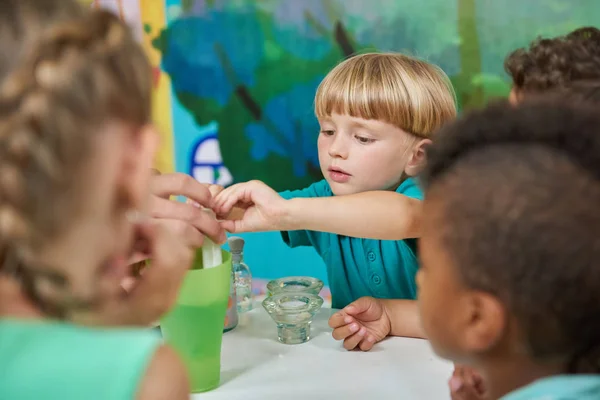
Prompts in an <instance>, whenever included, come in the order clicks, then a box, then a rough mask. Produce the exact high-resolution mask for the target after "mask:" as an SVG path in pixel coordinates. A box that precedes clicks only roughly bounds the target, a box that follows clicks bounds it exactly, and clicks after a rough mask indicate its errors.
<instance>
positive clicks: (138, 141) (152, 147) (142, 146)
mask: <svg viewBox="0 0 600 400" xmlns="http://www.w3.org/2000/svg"><path fill="white" fill-rule="evenodd" d="M158 142H159V137H158V134H157V132H156V129H155V128H154V127H153V126H152V125H146V126H144V127H142V128H140V129H139V130H138V131H137V132H134V133H133V134H131V135H127V136H126V139H125V140H124V142H123V145H124V147H125V151H124V152H123V160H122V168H121V179H120V186H121V187H120V189H121V193H123V197H125V198H126V199H127V203H128V204H126V208H128V209H136V210H143V209H145V207H146V203H147V200H148V197H149V185H150V178H151V176H152V175H153V169H152V168H153V166H154V157H155V155H156V150H157V148H158Z"/></svg>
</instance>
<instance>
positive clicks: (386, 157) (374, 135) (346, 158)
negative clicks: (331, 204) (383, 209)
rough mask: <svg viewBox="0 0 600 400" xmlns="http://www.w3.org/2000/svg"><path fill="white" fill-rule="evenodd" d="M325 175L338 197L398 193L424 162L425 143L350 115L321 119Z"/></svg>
mask: <svg viewBox="0 0 600 400" xmlns="http://www.w3.org/2000/svg"><path fill="white" fill-rule="evenodd" d="M319 124H320V126H321V132H320V134H319V140H318V149H319V163H320V165H321V172H323V175H324V176H325V179H326V180H327V182H328V183H329V185H330V186H331V190H332V191H333V193H334V194H335V195H345V194H352V193H359V192H365V191H369V190H395V189H396V188H397V187H398V186H399V184H400V183H401V179H402V175H403V172H405V171H406V172H407V173H408V174H409V175H414V172H415V171H416V170H417V168H418V167H419V166H420V165H419V164H420V163H422V162H424V159H425V156H424V145H422V143H423V142H429V141H428V140H419V139H418V138H416V137H414V136H412V135H410V134H408V133H406V132H404V131H402V130H401V129H399V128H397V127H395V126H394V125H391V124H388V123H385V122H381V121H376V120H366V119H362V118H356V117H351V116H349V115H340V114H332V115H331V116H330V117H327V118H322V119H319Z"/></svg>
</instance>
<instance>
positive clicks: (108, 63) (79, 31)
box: [0, 11, 151, 316]
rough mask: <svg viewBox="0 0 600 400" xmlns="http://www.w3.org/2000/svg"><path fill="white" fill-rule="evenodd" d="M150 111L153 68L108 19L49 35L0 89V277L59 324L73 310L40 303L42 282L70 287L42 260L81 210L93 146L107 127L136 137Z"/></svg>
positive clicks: (100, 15)
mask: <svg viewBox="0 0 600 400" xmlns="http://www.w3.org/2000/svg"><path fill="white" fill-rule="evenodd" d="M150 110H151V70H150V65H149V63H148V60H147V58H146V56H145V54H144V52H143V50H142V49H141V47H140V46H139V45H138V44H137V43H136V42H135V39H134V38H133V36H132V34H131V33H130V32H129V30H128V28H127V27H126V26H125V25H124V24H123V23H122V22H121V21H120V20H119V19H118V18H117V17H116V16H114V15H112V14H110V13H108V12H106V11H93V12H90V13H88V14H86V15H85V16H82V17H80V18H78V19H76V20H73V21H70V22H64V23H61V24H58V25H56V26H55V27H53V28H52V29H51V30H50V31H49V32H48V33H47V34H46V35H45V37H43V38H41V39H40V40H39V41H38V42H37V43H36V44H35V45H34V46H33V49H32V51H31V52H30V53H29V54H28V56H27V57H25V59H24V60H23V62H22V63H21V64H20V65H17V66H16V67H15V70H14V71H13V73H12V74H10V75H9V76H8V78H7V79H6V80H5V81H4V82H3V85H2V87H1V89H0V262H1V264H0V273H7V274H13V275H16V276H18V277H19V279H20V281H21V282H22V284H23V287H24V289H25V290H26V292H27V294H28V295H29V297H31V299H32V300H34V301H35V302H36V303H37V305H38V306H39V307H40V308H42V310H44V311H45V312H47V313H49V314H51V315H54V316H62V315H64V314H65V312H66V311H65V310H66V309H67V308H69V307H73V306H74V304H75V303H77V300H75V299H72V300H73V301H71V303H70V304H52V302H51V301H48V299H44V298H42V297H43V296H42V295H41V294H40V291H39V290H38V289H39V286H40V284H48V283H50V284H52V285H54V286H55V287H58V288H59V289H60V290H64V291H68V286H69V279H68V277H66V276H61V275H59V274H57V273H56V272H53V271H52V269H50V268H48V267H47V266H42V265H41V263H40V260H37V259H36V252H37V251H38V250H39V249H40V248H41V246H42V245H43V243H44V241H45V239H46V238H52V237H56V236H58V235H60V234H62V233H63V232H64V231H66V230H67V229H68V228H69V222H70V221H71V220H72V219H73V217H74V216H75V215H76V214H77V212H78V210H79V207H80V206H81V205H78V202H77V200H78V199H79V198H80V196H78V194H79V193H82V192H83V191H84V190H85V188H84V186H85V185H83V183H84V181H85V177H83V176H81V175H82V174H81V173H79V172H80V171H81V170H83V169H84V168H83V167H84V166H85V162H86V160H88V159H89V158H90V154H91V153H92V152H93V150H94V149H93V140H92V139H95V138H96V136H97V135H98V134H99V133H101V132H102V129H101V128H102V127H103V126H104V125H105V124H106V123H108V122H109V121H111V120H118V121H121V122H124V123H126V124H128V125H129V126H131V127H132V128H133V129H139V128H140V127H142V126H144V125H146V124H147V123H148V122H149V120H150ZM42 282H43V283H42ZM67 293H68V292H67ZM80 300H81V301H83V300H82V299H80ZM83 302H85V301H83Z"/></svg>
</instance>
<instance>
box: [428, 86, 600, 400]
mask: <svg viewBox="0 0 600 400" xmlns="http://www.w3.org/2000/svg"><path fill="white" fill-rule="evenodd" d="M590 87H591V86H587V87H585V86H581V87H580V88H579V89H578V90H583V91H584V92H585V91H590V90H591V89H589V88H590ZM597 90H598V87H597V86H596V88H595V92H596V94H597V93H598V92H597ZM577 96H579V95H577ZM567 103H568V104H567ZM439 138H440V139H439V141H438V142H436V143H435V144H434V145H433V146H432V147H431V149H430V152H429V162H428V165H427V168H426V170H425V174H424V176H423V180H424V183H425V186H426V196H425V203H424V212H423V224H424V228H423V229H424V230H423V236H422V238H421V242H420V246H419V250H420V257H421V262H422V264H421V269H420V270H419V273H418V278H417V282H418V285H419V303H420V304H419V305H420V312H421V321H422V325H423V329H424V330H425V333H426V335H427V337H428V338H429V340H430V341H431V344H432V346H433V348H434V350H435V351H436V352H437V353H438V354H439V355H440V356H442V357H444V358H448V359H450V360H452V361H455V362H457V363H460V364H462V365H467V366H469V367H473V368H475V369H476V370H477V371H479V372H480V373H481V375H482V376H483V380H484V381H485V383H486V389H487V393H486V397H485V398H489V399H498V398H501V399H503V400H509V399H510V400H520V399H534V398H535V399H542V398H543V399H548V400H558V399H560V400H563V399H582V400H583V399H598V398H600V375H598V374H599V373H600V319H599V318H598V316H599V315H600V268H598V260H599V259H600V208H599V207H598V204H600V114H599V113H598V112H597V110H595V109H594V107H590V106H589V105H584V104H583V103H581V104H577V102H576V101H573V98H570V99H568V101H564V102H561V103H557V102H548V101H545V102H540V101H535V102H533V101H529V100H526V101H524V102H523V103H522V104H520V105H519V107H514V106H511V105H510V104H508V103H504V104H499V105H494V106H491V107H489V108H487V109H485V110H483V111H478V112H475V113H472V114H470V115H467V116H466V117H464V118H462V119H461V120H459V121H458V122H456V123H454V124H452V125H450V126H448V127H446V128H445V129H443V130H442V132H440V135H439ZM489 182H494V184H493V185H492V184H489ZM461 398H464V399H478V398H482V397H481V396H480V395H478V394H477V393H471V394H469V395H466V394H465V393H463V396H462V397H461Z"/></svg>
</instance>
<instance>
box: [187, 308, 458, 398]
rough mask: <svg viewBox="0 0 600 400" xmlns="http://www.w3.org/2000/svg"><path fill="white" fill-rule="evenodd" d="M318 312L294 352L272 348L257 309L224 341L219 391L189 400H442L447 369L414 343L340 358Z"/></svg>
mask: <svg viewBox="0 0 600 400" xmlns="http://www.w3.org/2000/svg"><path fill="white" fill-rule="evenodd" d="M331 313H332V310H331V309H327V308H324V309H322V310H321V311H320V312H319V314H317V316H316V317H315V319H314V321H313V324H312V328H311V329H312V336H313V338H312V339H311V340H310V341H309V342H307V343H303V344H300V345H285V344H281V343H279V342H278V341H277V328H276V326H275V323H274V322H273V321H272V320H271V318H270V317H269V316H268V314H267V313H266V311H264V310H263V308H262V307H261V306H260V303H258V304H256V306H255V309H254V310H252V311H251V312H249V313H246V314H244V315H243V316H242V318H241V320H240V324H239V325H238V326H237V328H235V329H234V330H232V331H230V332H227V333H225V335H224V336H223V350H222V356H221V359H222V363H221V385H220V386H219V387H218V388H217V389H215V390H213V391H211V392H207V393H199V394H195V395H193V396H192V399H227V400H235V399H240V400H241V399H244V400H254V399H256V400H259V399H260V400H265V399H282V400H283V399H285V400H288V399H289V400H294V399H302V400H313V399H327V400H333V399H365V400H370V399H373V400H378V399H406V400H413V399H414V400H448V399H449V398H450V395H449V391H448V386H447V383H446V382H447V381H448V379H449V378H450V375H451V374H452V364H451V363H449V362H446V361H443V360H441V359H439V358H438V357H436V356H435V355H434V354H433V352H432V350H431V348H430V347H429V343H428V342H427V341H425V340H420V339H408V338H397V337H394V338H389V339H386V340H384V341H383V342H381V343H378V344H377V345H375V347H374V348H373V349H372V350H371V351H370V352H366V353H364V352H359V351H346V350H344V348H343V347H342V344H341V342H337V341H335V340H334V339H333V338H332V337H331V329H330V328H329V327H328V326H327V320H328V318H329V316H330V315H331Z"/></svg>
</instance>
